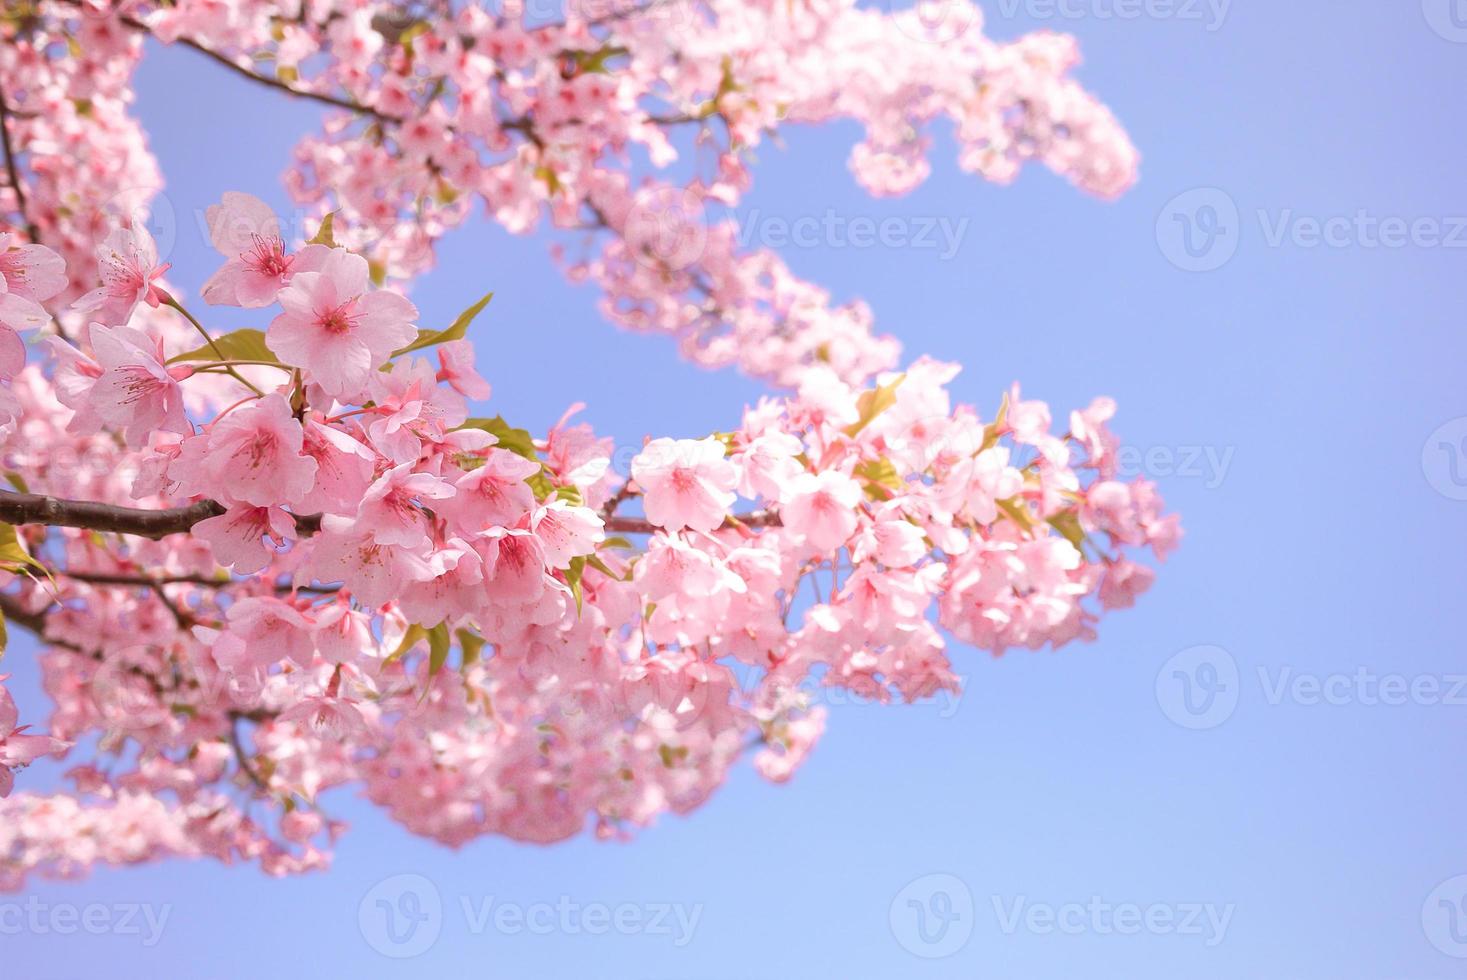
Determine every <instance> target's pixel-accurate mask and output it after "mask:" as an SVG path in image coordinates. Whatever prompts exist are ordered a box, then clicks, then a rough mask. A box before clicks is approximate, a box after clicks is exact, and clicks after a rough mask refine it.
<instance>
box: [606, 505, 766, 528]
mask: <svg viewBox="0 0 1467 980" xmlns="http://www.w3.org/2000/svg"><path fill="white" fill-rule="evenodd" d="M782 523H783V522H782V521H780V519H779V515H778V514H776V513H773V512H772V511H767V510H756V511H752V512H750V513H748V514H730V515H729V516H728V519H727V520H725V521H724V522H723V526H724V527H739V526H740V525H742V526H743V527H780V526H781V525H782ZM606 530H608V531H611V532H614V533H617V534H653V533H655V532H657V531H660V530H662V528H661V527H659V526H658V525H656V524H653V523H652V522H651V521H647V520H643V519H642V518H640V517H610V518H607V520H606Z"/></svg>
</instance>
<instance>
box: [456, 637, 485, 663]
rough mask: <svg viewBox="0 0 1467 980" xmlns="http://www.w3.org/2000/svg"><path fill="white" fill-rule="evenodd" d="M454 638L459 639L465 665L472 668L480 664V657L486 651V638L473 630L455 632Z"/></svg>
mask: <svg viewBox="0 0 1467 980" xmlns="http://www.w3.org/2000/svg"><path fill="white" fill-rule="evenodd" d="M453 635H454V636H456V637H458V645H459V649H461V650H463V652H464V658H463V665H464V666H465V667H468V666H471V665H473V664H476V663H478V662H479V657H480V654H481V652H482V651H483V649H484V638H483V637H482V636H480V635H479V634H477V633H475V632H474V631H473V630H467V629H461V630H455V631H454V634H453Z"/></svg>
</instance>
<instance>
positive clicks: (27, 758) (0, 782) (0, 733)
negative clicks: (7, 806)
mask: <svg viewBox="0 0 1467 980" xmlns="http://www.w3.org/2000/svg"><path fill="white" fill-rule="evenodd" d="M9 677H10V675H9V674H0V797H6V796H9V795H10V791H11V788H12V787H13V786H14V785H15V770H17V769H23V768H25V767H26V766H28V765H30V764H31V763H32V762H33V761H35V760H36V759H39V758H40V757H41V756H45V755H50V754H52V753H53V752H60V751H62V750H63V749H67V748H70V743H68V742H63V741H62V740H61V739H58V738H52V737H50V736H49V735H26V734H24V733H25V731H26V726H24V725H20V726H19V727H17V724H18V722H19V721H20V712H19V711H18V710H17V709H16V707H15V699H14V698H12V697H11V696H10V691H8V690H7V689H6V688H5V686H4V685H5V681H6V680H8V679H9Z"/></svg>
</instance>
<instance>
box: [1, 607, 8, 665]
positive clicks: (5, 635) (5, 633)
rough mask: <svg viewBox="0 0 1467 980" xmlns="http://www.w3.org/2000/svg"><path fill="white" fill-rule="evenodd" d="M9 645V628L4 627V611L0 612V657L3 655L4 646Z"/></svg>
mask: <svg viewBox="0 0 1467 980" xmlns="http://www.w3.org/2000/svg"><path fill="white" fill-rule="evenodd" d="M8 646H10V630H8V629H6V627H5V613H4V612H0V657H3V656H5V648H6V647H8Z"/></svg>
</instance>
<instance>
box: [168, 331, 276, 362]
mask: <svg viewBox="0 0 1467 980" xmlns="http://www.w3.org/2000/svg"><path fill="white" fill-rule="evenodd" d="M215 348H217V350H216V349H215ZM221 354H222V355H223V356H224V357H225V358H226V359H227V360H231V361H271V362H274V363H276V364H278V363H280V358H278V357H276V356H275V352H274V351H272V350H271V349H270V348H269V347H268V346H266V344H265V334H264V333H263V332H262V331H259V330H256V329H254V328H253V327H245V328H244V329H243V330H235V331H233V332H232V333H227V334H225V335H224V336H222V337H216V338H215V339H214V343H213V344H205V345H204V346H203V347H200V348H198V349H197V350H191V351H188V352H186V353H183V354H177V355H175V356H173V357H170V358H169V359H168V363H169V364H177V363H178V362H179V361H217V360H219V357H220V355H221Z"/></svg>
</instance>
